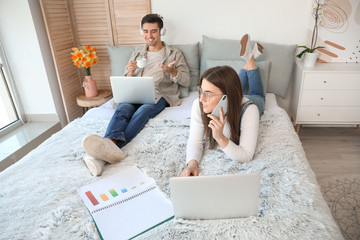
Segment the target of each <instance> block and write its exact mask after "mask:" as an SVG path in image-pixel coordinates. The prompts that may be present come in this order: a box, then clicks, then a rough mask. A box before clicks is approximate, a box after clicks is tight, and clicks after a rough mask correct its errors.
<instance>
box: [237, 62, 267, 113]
mask: <svg viewBox="0 0 360 240" xmlns="http://www.w3.org/2000/svg"><path fill="white" fill-rule="evenodd" d="M239 77H240V81H241V85H242V88H243V93H244V96H245V97H247V98H248V99H250V100H251V101H252V102H253V103H254V104H255V105H256V106H257V107H258V109H259V114H260V116H261V115H262V114H263V112H264V106H265V95H264V86H263V83H262V81H261V75H260V70H259V68H256V69H251V70H245V69H243V68H242V69H241V70H240V72H239Z"/></svg>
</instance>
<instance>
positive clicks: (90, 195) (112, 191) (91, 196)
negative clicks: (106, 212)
mask: <svg viewBox="0 0 360 240" xmlns="http://www.w3.org/2000/svg"><path fill="white" fill-rule="evenodd" d="M144 184H145V182H144V181H142V182H141V183H140V184H139V185H140V186H141V185H144ZM136 187H137V186H132V187H131V188H130V191H131V190H134V189H136ZM118 189H120V191H121V194H125V193H127V192H128V189H127V188H125V187H123V188H118ZM120 191H119V192H120ZM109 193H110V194H109V195H106V193H102V194H100V195H99V198H98V199H97V198H96V197H95V196H94V194H93V193H92V192H91V191H87V192H85V195H86V196H87V197H88V198H89V200H90V202H91V203H92V204H93V205H94V206H96V205H98V204H99V201H100V200H102V201H103V202H106V201H108V200H109V197H110V198H111V197H112V198H115V197H117V196H119V193H118V192H117V191H116V190H115V189H114V188H112V189H110V190H109Z"/></svg>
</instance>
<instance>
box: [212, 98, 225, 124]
mask: <svg viewBox="0 0 360 240" xmlns="http://www.w3.org/2000/svg"><path fill="white" fill-rule="evenodd" d="M227 105H228V104H227V96H226V95H223V96H222V97H221V98H220V100H219V102H218V104H217V105H216V106H215V108H214V110H213V111H212V113H211V114H212V115H214V116H215V117H217V118H219V119H220V107H222V111H223V114H224V116H225V114H226V112H227Z"/></svg>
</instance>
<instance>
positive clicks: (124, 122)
mask: <svg viewBox="0 0 360 240" xmlns="http://www.w3.org/2000/svg"><path fill="white" fill-rule="evenodd" d="M167 105H168V103H167V102H166V100H165V99H164V98H160V100H159V101H158V102H157V103H156V104H130V103H120V104H119V105H118V106H117V107H116V110H115V113H114V115H113V116H112V118H111V120H110V123H109V125H108V127H107V129H106V133H105V136H104V138H111V139H114V140H116V141H117V142H118V144H117V145H118V147H120V148H121V147H123V146H125V145H126V144H127V143H129V142H130V141H131V140H132V139H133V138H134V137H135V136H136V135H137V134H138V133H139V132H140V131H141V129H143V127H144V126H145V124H146V123H147V122H148V121H149V119H150V118H153V117H155V116H156V115H157V114H159V113H160V112H161V111H162V110H164V108H165V107H166V106H167Z"/></svg>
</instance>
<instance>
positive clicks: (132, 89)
mask: <svg viewBox="0 0 360 240" xmlns="http://www.w3.org/2000/svg"><path fill="white" fill-rule="evenodd" d="M110 83H111V89H112V92H113V97H114V102H116V103H134V104H136V103H139V104H144V103H152V104H154V103H155V88H154V79H153V77H125V76H111V77H110Z"/></svg>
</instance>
